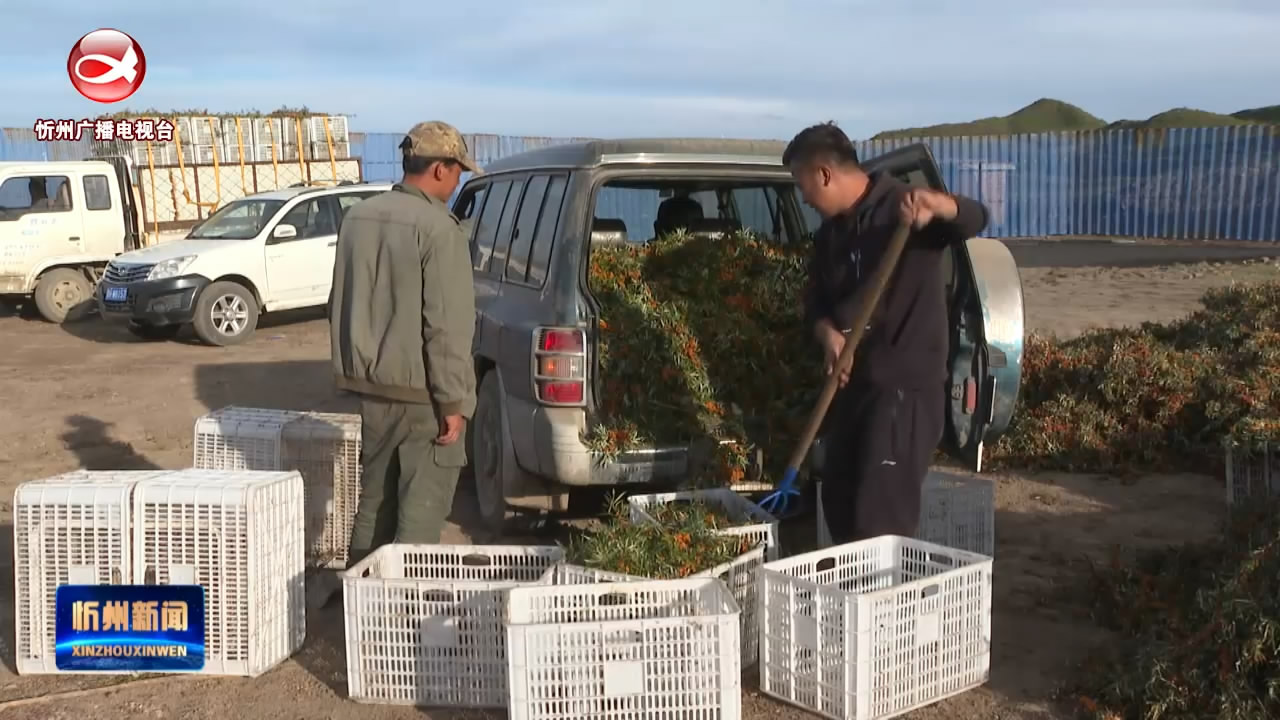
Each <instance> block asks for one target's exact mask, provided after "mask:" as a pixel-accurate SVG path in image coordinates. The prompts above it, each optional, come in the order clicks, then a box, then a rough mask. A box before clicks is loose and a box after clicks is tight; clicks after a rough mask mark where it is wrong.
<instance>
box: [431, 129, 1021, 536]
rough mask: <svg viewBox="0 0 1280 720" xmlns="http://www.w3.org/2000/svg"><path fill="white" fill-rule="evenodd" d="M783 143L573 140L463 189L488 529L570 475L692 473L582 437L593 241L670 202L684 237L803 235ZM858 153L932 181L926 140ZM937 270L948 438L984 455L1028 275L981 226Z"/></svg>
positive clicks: (655, 477)
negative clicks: (945, 339) (593, 445)
mask: <svg viewBox="0 0 1280 720" xmlns="http://www.w3.org/2000/svg"><path fill="white" fill-rule="evenodd" d="M782 150H783V144H782V143H778V142H762V141H745V140H674V139H667V140H603V141H592V142H585V143H574V144H566V145H558V146H553V147H547V148H542V149H538V150H534V151H530V152H526V153H522V154H519V155H514V156H511V157H508V158H505V159H502V160H499V161H497V162H495V163H493V164H491V165H489V166H487V167H486V168H485V174H484V175H481V176H478V177H475V178H473V179H471V180H470V181H468V182H467V183H466V185H465V186H464V187H463V188H462V189H461V191H460V192H459V193H458V196H457V200H456V201H455V204H454V213H455V214H456V215H457V216H458V218H459V219H461V220H462V221H463V222H464V225H466V226H467V227H468V229H469V232H470V238H471V248H472V259H473V267H474V278H475V291H476V333H475V345H474V348H473V355H474V357H475V363H476V380H477V383H478V388H479V390H478V404H477V407H476V413H475V418H474V420H473V422H472V425H471V432H470V433H469V435H470V439H471V458H472V462H471V466H472V469H473V471H474V474H475V482H476V494H477V496H478V498H479V504H480V509H481V514H482V516H483V517H484V520H485V522H486V524H488V525H489V526H490V527H491V528H493V529H498V528H499V527H500V525H501V522H502V520H503V519H504V517H505V515H506V511H507V509H508V508H509V507H522V508H530V509H540V510H559V509H563V508H564V507H565V504H566V503H567V491H568V489H569V488H571V487H575V486H577V487H581V486H590V485H595V486H601V485H606V486H616V485H624V484H633V483H649V482H664V481H673V480H677V479H679V478H681V477H682V476H683V475H684V474H685V473H686V470H687V467H688V462H689V450H688V448H685V447H655V448H648V449H645V450H639V451H631V452H627V453H623V454H622V455H621V456H619V457H617V458H614V459H610V460H605V459H604V458H602V457H599V456H597V455H596V454H594V453H593V452H592V451H591V450H589V449H588V448H587V447H586V446H585V445H584V443H583V440H582V436H583V434H584V433H585V432H586V431H587V430H588V428H589V427H590V426H591V424H592V422H593V419H594V417H595V408H597V407H599V406H600V404H601V403H600V401H601V395H600V393H601V392H602V390H603V384H602V383H598V382H596V373H595V368H596V359H595V352H594V348H595V342H596V337H595V333H596V322H595V316H594V313H595V307H596V304H595V301H594V300H593V298H592V294H591V289H590V288H589V287H588V284H587V268H588V263H589V261H590V257H591V251H592V248H593V247H596V246H598V245H599V244H601V243H617V242H646V241H648V240H649V239H651V238H653V237H655V236H657V235H659V234H662V233H663V231H664V223H666V222H667V221H669V220H670V218H671V216H672V214H673V213H676V212H679V213H680V214H681V216H682V217H681V218H680V220H681V224H682V227H685V228H687V229H689V230H690V231H691V232H693V233H695V234H697V233H716V234H719V235H720V236H723V237H726V238H729V237H732V233H733V232H734V231H736V230H747V231H752V232H754V233H755V234H757V235H760V236H764V237H767V238H772V240H773V241H774V242H777V243H779V244H788V243H796V242H808V241H809V238H810V236H811V233H812V232H813V231H814V230H816V229H817V226H818V223H819V218H818V217H817V215H816V214H815V213H814V212H813V210H812V209H811V208H809V207H808V206H806V205H804V203H803V202H801V201H800V199H799V194H798V193H797V191H796V189H795V186H794V184H793V182H792V179H791V176H790V175H789V173H788V172H787V170H786V168H784V167H783V166H782V162H781V157H782ZM864 165H865V166H866V168H867V169H868V170H869V171H874V170H877V169H885V170H888V171H889V172H892V173H893V174H895V175H897V176H898V177H900V178H901V179H902V180H904V181H906V182H908V183H911V184H915V185H920V186H928V187H935V188H940V189H942V188H943V183H942V179H941V175H940V174H939V172H938V168H937V166H936V164H935V163H934V160H933V157H932V155H931V154H930V153H929V150H928V148H927V147H925V146H923V145H913V146H910V147H906V148H903V149H900V150H896V151H894V152H891V153H888V154H885V155H882V156H880V157H877V158H874V159H871V160H870V161H867V162H865V163H864ZM677 200H678V201H679V202H678V203H677V202H676V201H677ZM689 200H693V201H694V202H693V203H690V202H689ZM939 282H942V283H945V284H946V285H947V287H948V292H949V297H950V298H951V318H952V325H953V331H952V338H951V346H952V350H951V358H952V361H951V367H952V391H951V408H950V412H949V422H948V424H947V426H948V438H947V440H948V442H947V445H948V446H949V447H950V448H951V450H952V452H953V454H954V455H956V456H957V457H961V458H963V459H964V460H965V461H966V462H967V463H968V464H969V465H971V466H974V467H978V466H980V465H981V457H982V447H983V444H984V443H985V442H990V441H992V440H994V439H995V438H997V437H999V435H1000V434H1001V433H1003V432H1004V430H1005V429H1006V427H1007V426H1008V423H1009V420H1010V418H1011V417H1012V413H1013V406H1014V402H1015V400H1016V398H1017V393H1018V384H1019V380H1020V359H1021V353H1022V342H1023V309H1022V285H1021V281H1020V279H1019V276H1018V270H1017V266H1016V264H1015V263H1014V261H1013V257H1012V255H1011V254H1010V253H1009V251H1008V249H1007V248H1006V247H1005V245H1004V244H1003V243H1001V242H998V241H995V240H990V239H985V238H974V239H972V240H970V241H968V242H967V243H965V244H958V245H956V246H955V247H954V248H953V251H952V253H951V259H950V262H948V263H946V267H945V272H944V276H943V277H941V278H939ZM814 352H818V350H817V348H816V347H815V348H814ZM549 367H554V368H555V369H556V370H555V372H554V373H551V372H549V371H547V368H549Z"/></svg>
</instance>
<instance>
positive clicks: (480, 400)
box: [467, 370, 514, 536]
mask: <svg viewBox="0 0 1280 720" xmlns="http://www.w3.org/2000/svg"><path fill="white" fill-rule="evenodd" d="M470 430H471V431H470V432H469V433H467V434H468V435H469V436H470V446H471V475H472V477H473V478H474V480H475V491H476V506H477V507H478V509H479V511H480V522H481V524H482V526H483V527H484V529H485V530H486V531H488V532H490V533H493V534H494V535H495V536H501V534H502V530H503V528H504V526H505V525H506V521H507V497H506V479H507V475H508V474H510V473H511V472H512V471H513V470H514V468H511V467H508V463H510V462H513V461H514V458H511V457H510V449H509V448H510V446H511V442H510V440H511V439H510V438H508V437H507V429H506V426H505V424H504V423H503V422H502V387H501V385H500V383H499V382H498V373H497V371H495V370H490V371H489V372H487V373H485V376H484V379H483V380H481V381H480V391H479V392H478V393H476V411H475V415H474V417H473V418H472V422H471V428H470Z"/></svg>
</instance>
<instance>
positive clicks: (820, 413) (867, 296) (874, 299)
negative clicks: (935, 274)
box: [787, 222, 911, 469]
mask: <svg viewBox="0 0 1280 720" xmlns="http://www.w3.org/2000/svg"><path fill="white" fill-rule="evenodd" d="M910 234H911V224H910V223H908V222H902V223H900V224H899V225H898V228H897V229H896V230H894V232H893V236H892V237H890V238H889V245H888V247H886V248H885V251H884V255H883V256H882V257H881V258H880V263H879V264H878V265H876V269H875V272H874V273H872V275H871V278H870V280H871V282H869V283H867V285H866V286H864V287H863V289H862V291H861V292H859V293H858V295H859V297H858V298H857V299H856V305H855V307H856V312H855V313H854V317H853V328H852V330H851V331H850V332H849V335H848V336H846V337H845V340H844V347H843V348H841V350H840V357H839V358H837V359H836V361H835V364H834V365H832V368H831V374H830V375H829V376H827V382H826V383H825V384H824V385H823V386H822V393H821V394H820V395H818V402H816V403H814V406H813V411H812V412H811V413H809V422H808V423H807V424H806V425H805V426H804V432H802V433H800V439H799V441H798V442H797V443H796V447H795V450H793V451H792V452H791V459H790V461H788V462H787V467H788V468H795V469H799V468H800V466H801V464H802V463H804V459H805V457H806V456H807V455H808V454H809V447H810V446H811V445H813V440H814V438H815V437H817V435H818V429H819V428H821V427H822V420H823V419H824V418H825V417H826V416H827V410H828V409H829V408H830V407H831V400H832V399H833V398H834V397H835V395H836V390H838V389H839V387H840V370H841V368H843V367H845V366H846V365H848V366H849V368H850V371H851V372H852V369H853V364H852V362H851V358H852V357H853V352H854V349H855V348H857V346H858V343H860V342H862V335H863V333H864V332H866V329H867V323H869V322H871V314H872V313H873V312H875V309H876V305H879V304H880V296H881V295H883V294H884V289H885V287H886V286H888V284H889V278H891V277H893V273H894V271H895V270H897V269H898V260H899V259H900V258H901V257H902V250H903V248H905V247H906V245H907V237H908V236H909V235H910Z"/></svg>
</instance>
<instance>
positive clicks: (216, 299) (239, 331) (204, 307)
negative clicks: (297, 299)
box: [191, 280, 258, 347]
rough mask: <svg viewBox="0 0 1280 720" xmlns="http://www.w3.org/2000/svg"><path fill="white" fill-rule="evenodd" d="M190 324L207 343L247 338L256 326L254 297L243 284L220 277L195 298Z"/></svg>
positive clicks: (234, 342)
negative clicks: (222, 279)
mask: <svg viewBox="0 0 1280 720" xmlns="http://www.w3.org/2000/svg"><path fill="white" fill-rule="evenodd" d="M191 326H192V327H193V328H194V329H195V331H196V336H197V337H199V338H200V340H201V341H202V342H204V343H205V344H207V345H213V346H216V347H226V346H227V345H238V344H240V343H242V342H244V341H245V340H248V339H249V337H250V336H251V335H253V331H254V330H255V329H257V327H258V300H257V298H255V297H254V296H253V293H252V292H250V291H249V288H246V287H245V286H243V285H241V284H239V283H234V282H229V281H225V280H224V281H221V282H216V283H213V284H212V285H210V286H208V287H206V288H205V289H204V290H203V291H202V292H201V293H200V297H199V298H198V299H197V300H196V312H195V318H194V319H193V320H192V322H191Z"/></svg>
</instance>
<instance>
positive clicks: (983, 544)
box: [815, 470, 996, 557]
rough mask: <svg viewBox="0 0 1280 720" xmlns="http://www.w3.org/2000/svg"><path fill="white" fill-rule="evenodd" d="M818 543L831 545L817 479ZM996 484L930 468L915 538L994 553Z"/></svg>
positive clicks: (976, 551)
mask: <svg viewBox="0 0 1280 720" xmlns="http://www.w3.org/2000/svg"><path fill="white" fill-rule="evenodd" d="M815 502H816V503H817V511H818V519H817V526H818V527H817V533H818V547H820V548H825V547H830V546H831V544H832V540H831V531H830V530H829V529H828V528H827V517H826V512H825V511H824V509H823V507H822V483H821V482H819V483H817V487H816V500H815ZM995 507H996V503H995V486H994V485H993V484H992V483H991V481H990V480H984V479H982V478H970V477H964V476H961V475H955V474H952V473H949V472H944V471H939V470H930V471H929V474H928V475H927V476H925V480H924V487H923V488H922V493H921V497H920V526H919V527H918V528H917V530H916V539H917V540H924V541H925V542H931V543H936V544H938V545H942V546H945V547H950V548H956V549H957V550H966V551H968V552H973V553H978V554H980V555H989V556H993V557H994V555H995V549H996V534H995V526H996V514H995V513H996V510H995Z"/></svg>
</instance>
